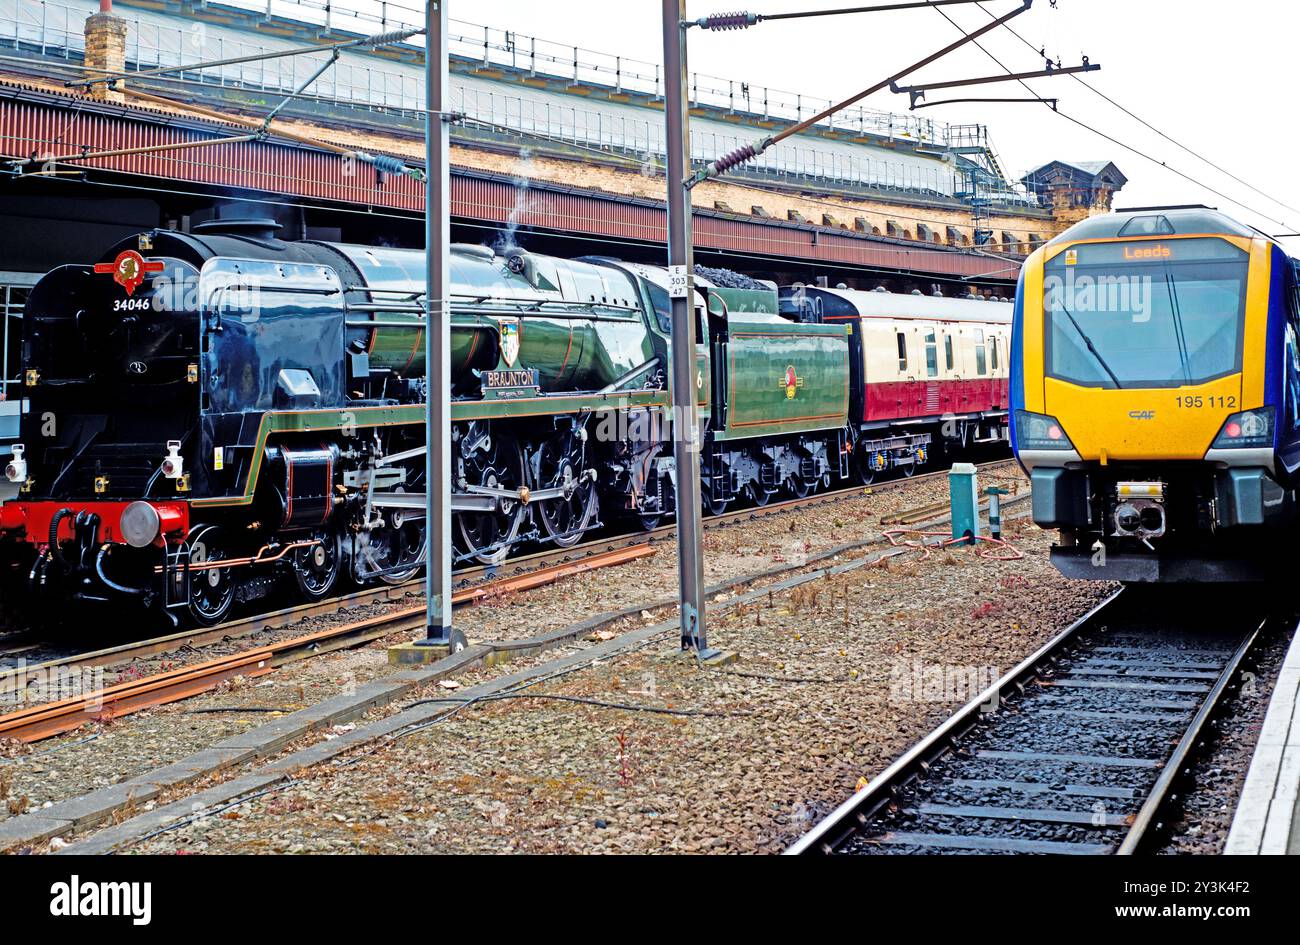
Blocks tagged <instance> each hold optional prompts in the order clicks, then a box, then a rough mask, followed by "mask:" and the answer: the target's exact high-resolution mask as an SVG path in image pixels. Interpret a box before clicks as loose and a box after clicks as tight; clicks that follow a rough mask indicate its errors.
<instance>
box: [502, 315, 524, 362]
mask: <svg viewBox="0 0 1300 945" xmlns="http://www.w3.org/2000/svg"><path fill="white" fill-rule="evenodd" d="M500 326H501V360H503V361H505V363H506V364H507V365H508V366H509V367H514V365H515V361H516V360H517V359H518V357H519V320H518V319H509V320H507V319H502V321H501V322H500Z"/></svg>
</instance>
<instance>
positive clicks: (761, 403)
mask: <svg viewBox="0 0 1300 945" xmlns="http://www.w3.org/2000/svg"><path fill="white" fill-rule="evenodd" d="M723 351H724V356H725V358H726V366H725V370H726V378H727V412H726V422H725V424H724V425H723V428H722V429H721V430H718V431H715V434H714V435H715V438H716V439H718V440H738V439H744V438H746V437H759V436H781V435H785V434H792V433H807V432H810V431H814V430H829V429H837V428H839V427H843V426H844V425H845V424H846V423H847V422H848V412H849V343H848V329H847V328H846V327H845V326H843V325H801V324H798V323H795V322H790V321H787V320H786V319H783V318H781V317H779V316H776V315H772V316H765V315H762V314H752V315H739V316H738V315H737V314H736V313H735V312H734V311H733V312H732V314H731V316H730V317H729V318H728V338H727V341H726V344H725V345H724V346H723Z"/></svg>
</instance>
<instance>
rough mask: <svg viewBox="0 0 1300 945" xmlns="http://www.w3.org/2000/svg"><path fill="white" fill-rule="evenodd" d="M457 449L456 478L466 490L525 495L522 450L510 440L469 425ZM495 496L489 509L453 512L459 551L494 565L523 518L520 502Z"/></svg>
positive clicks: (517, 534)
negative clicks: (493, 503) (467, 488)
mask: <svg viewBox="0 0 1300 945" xmlns="http://www.w3.org/2000/svg"><path fill="white" fill-rule="evenodd" d="M460 450H461V455H460V458H459V460H458V463H459V476H458V478H459V479H461V480H462V483H463V485H465V486H468V487H470V488H469V491H470V492H473V491H474V488H473V487H476V486H477V487H480V488H483V489H491V490H494V491H495V490H505V491H507V492H511V493H514V494H515V495H516V496H517V495H519V493H520V492H521V491H523V492H524V494H525V495H526V494H527V490H526V487H525V483H526V482H527V471H526V469H525V467H524V454H523V450H521V449H520V448H519V444H518V443H517V442H515V441H514V440H513V439H510V438H509V437H505V436H497V435H495V432H489V431H488V430H487V429H486V428H477V429H476V425H471V427H470V430H469V431H468V432H467V433H466V434H465V435H464V436H463V437H461V440H460ZM480 494H482V493H480ZM488 494H489V495H491V494H492V493H488ZM496 498H497V503H496V507H495V508H494V509H493V510H491V511H484V512H457V513H456V533H457V535H458V537H459V538H460V544H461V545H462V548H463V550H464V551H465V552H466V553H468V554H469V555H470V556H471V557H473V558H475V559H477V560H478V561H480V562H482V563H483V564H497V563H499V562H501V561H502V560H504V559H505V557H506V556H507V555H508V554H510V551H511V546H512V545H513V544H514V541H515V539H516V538H517V537H518V536H519V529H520V527H521V526H522V525H523V521H524V513H525V508H524V503H523V502H521V501H520V500H519V499H517V498H505V497H503V496H501V495H499V494H498V495H496Z"/></svg>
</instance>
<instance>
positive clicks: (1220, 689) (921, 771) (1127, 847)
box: [785, 589, 1275, 856]
mask: <svg viewBox="0 0 1300 945" xmlns="http://www.w3.org/2000/svg"><path fill="white" fill-rule="evenodd" d="M1122 597H1124V591H1123V590H1122V589H1121V590H1119V591H1116V592H1115V593H1114V594H1112V595H1111V596H1109V597H1107V598H1106V599H1105V600H1103V601H1101V602H1100V603H1099V604H1097V605H1096V606H1095V607H1093V608H1092V609H1091V610H1089V611H1088V612H1087V613H1086V614H1084V615H1083V616H1082V617H1080V618H1078V619H1077V620H1076V621H1074V622H1073V623H1072V624H1070V626H1069V627H1067V628H1066V629H1065V630H1063V631H1061V632H1060V633H1059V634H1057V635H1056V636H1055V637H1053V638H1052V639H1051V640H1050V641H1048V642H1047V643H1046V644H1044V645H1043V646H1042V647H1040V648H1039V649H1038V650H1037V651H1036V652H1035V653H1033V654H1032V655H1031V656H1029V657H1028V658H1026V659H1025V660H1023V661H1022V662H1021V663H1020V664H1019V665H1018V666H1016V667H1015V668H1014V669H1012V670H1011V671H1010V672H1009V673H1007V674H1006V675H1004V676H1003V677H1002V678H1001V679H999V680H998V681H997V682H995V683H993V684H992V685H991V686H989V687H988V688H987V689H985V690H984V691H983V692H982V693H980V694H979V695H977V696H976V697H975V698H974V699H972V700H971V701H970V702H968V703H967V704H966V705H964V706H963V707H962V708H961V709H959V710H958V711H957V712H956V713H954V714H953V715H952V716H950V717H949V718H948V719H946V720H945V721H944V722H943V723H942V724H941V725H940V726H939V727H938V728H936V729H935V730H934V731H932V732H931V733H930V734H929V735H927V736H925V738H923V739H921V741H919V742H917V743H916V744H915V745H914V746H913V747H912V748H911V749H909V750H908V751H907V752H906V753H905V754H904V755H903V756H902V757H900V758H898V759H897V760H896V761H895V762H894V763H893V764H891V765H890V766H889V767H888V768H886V769H885V770H884V771H883V772H881V773H880V774H879V775H877V776H876V777H875V778H873V779H872V780H871V782H870V783H869V784H867V786H866V787H864V788H862V789H861V790H860V791H858V792H856V793H855V794H854V795H853V796H852V797H850V798H849V799H847V800H846V801H844V802H843V803H842V804H840V806H839V807H837V808H836V809H835V810H834V811H832V812H831V813H830V814H829V815H827V816H826V817H825V818H824V819H823V820H822V821H821V822H820V823H818V824H817V825H816V826H815V827H814V828H813V829H812V830H811V831H809V832H808V833H807V834H805V835H804V836H803V837H801V838H800V839H799V840H798V841H797V842H796V843H794V844H793V845H792V846H790V847H789V848H788V849H787V850H786V851H785V854H786V855H791V856H799V855H817V854H824V855H830V854H833V853H835V852H836V851H837V850H838V849H839V848H840V847H842V846H843V845H844V844H845V843H846V842H847V841H848V840H850V839H851V838H852V837H853V836H854V835H855V834H857V833H858V831H859V830H860V829H861V828H862V827H865V826H867V825H868V824H869V823H870V822H871V820H872V819H873V818H874V817H875V816H876V815H878V814H879V813H881V812H882V811H883V810H884V809H885V808H886V806H887V805H889V804H892V803H894V802H895V801H896V800H897V799H898V798H899V797H900V796H901V795H902V793H903V791H904V789H905V788H907V787H908V786H910V785H911V784H912V783H913V782H915V781H918V780H920V779H922V778H924V777H926V775H928V774H929V772H930V770H931V768H932V767H933V766H934V764H935V763H936V762H937V761H939V760H940V759H942V758H943V757H944V756H946V755H948V754H950V753H951V752H952V751H953V750H954V749H955V748H956V747H957V746H958V745H959V743H960V742H961V740H962V739H963V738H964V736H966V735H967V734H968V733H970V731H971V730H972V729H973V728H974V727H975V726H976V725H978V724H979V722H980V720H981V717H982V714H983V712H984V711H985V708H986V707H987V706H990V705H1000V704H1001V703H1002V702H1003V700H1004V699H1005V698H1006V697H1007V696H1010V695H1016V696H1023V695H1024V694H1025V691H1026V690H1027V688H1028V686H1029V684H1030V683H1031V682H1033V681H1035V680H1037V679H1041V678H1043V677H1044V674H1045V672H1046V670H1047V669H1048V668H1049V667H1051V666H1052V665H1054V664H1055V663H1056V662H1057V661H1058V656H1059V655H1060V654H1061V652H1062V651H1063V650H1064V649H1065V648H1066V647H1068V646H1069V645H1070V644H1071V643H1073V642H1074V641H1076V640H1077V639H1078V637H1079V636H1080V634H1081V633H1082V632H1083V631H1084V630H1085V629H1087V628H1089V627H1091V626H1093V625H1095V624H1097V623H1098V621H1099V620H1101V619H1102V618H1103V617H1106V618H1108V617H1109V615H1110V614H1112V613H1113V612H1114V610H1115V609H1116V608H1117V607H1118V606H1119V602H1120V600H1121V598H1122ZM1274 619H1275V615H1274V614H1272V613H1270V614H1268V615H1266V616H1265V617H1264V618H1263V619H1262V620H1261V621H1260V622H1259V623H1258V624H1257V625H1256V626H1255V627H1254V629H1253V630H1251V631H1250V632H1249V633H1248V634H1247V635H1246V636H1245V638H1244V639H1243V640H1242V641H1241V643H1240V644H1239V645H1238V646H1237V647H1236V648H1235V649H1234V650H1233V652H1232V655H1231V656H1230V657H1229V658H1228V659H1227V660H1226V662H1225V663H1224V666H1223V668H1222V670H1221V671H1220V673H1219V675H1218V677H1217V679H1216V681H1215V684H1214V685H1213V686H1212V687H1211V689H1210V690H1209V691H1208V692H1207V693H1206V694H1205V696H1204V697H1203V698H1202V700H1201V702H1200V704H1199V706H1198V708H1197V710H1196V712H1195V713H1194V715H1193V716H1192V718H1191V720H1190V721H1189V722H1188V723H1187V726H1186V727H1185V729H1184V730H1183V734H1182V736H1181V738H1180V739H1179V741H1178V744H1177V745H1176V746H1175V748H1174V750H1173V753H1172V754H1171V755H1170V757H1169V758H1168V759H1167V760H1166V761H1165V762H1164V763H1163V765H1162V766H1161V771H1160V774H1159V776H1158V777H1157V779H1156V781H1155V783H1154V784H1153V785H1152V786H1151V788H1150V789H1149V790H1148V791H1147V793H1146V796H1145V798H1144V800H1143V803H1142V806H1141V808H1140V809H1139V810H1138V812H1137V813H1136V814H1133V815H1132V816H1131V818H1130V820H1129V826H1128V830H1127V832H1126V833H1125V836H1124V839H1123V840H1122V841H1121V842H1120V844H1119V846H1117V847H1116V848H1115V849H1114V850H1112V851H1110V852H1112V853H1113V854H1114V855H1117V856H1131V855H1133V854H1135V853H1138V852H1140V851H1141V850H1142V849H1143V848H1144V845H1145V844H1146V843H1147V842H1148V841H1149V840H1150V838H1151V836H1152V834H1153V833H1154V828H1156V827H1158V826H1159V825H1160V821H1159V820H1158V819H1157V818H1158V817H1159V815H1160V813H1161V811H1163V810H1165V809H1166V807H1167V805H1168V804H1169V803H1170V801H1171V800H1172V799H1173V798H1174V797H1175V795H1174V794H1173V791H1172V789H1173V787H1174V785H1175V784H1176V783H1177V781H1178V778H1179V777H1180V776H1181V775H1183V774H1185V766H1186V764H1187V762H1188V760H1189V758H1190V756H1191V754H1192V752H1193V751H1194V750H1195V749H1196V747H1197V746H1198V745H1199V744H1201V743H1202V738H1203V735H1204V732H1205V729H1206V726H1207V725H1208V723H1209V722H1210V720H1211V719H1212V718H1213V717H1214V715H1215V713H1216V711H1217V710H1218V709H1219V707H1220V706H1221V704H1222V702H1223V697H1224V696H1225V695H1226V694H1227V693H1228V691H1229V690H1230V689H1231V688H1232V683H1233V679H1234V677H1235V676H1236V675H1237V673H1238V672H1239V671H1240V669H1241V666H1242V663H1243V662H1244V661H1245V659H1246V658H1247V656H1248V654H1249V653H1250V652H1251V650H1252V649H1253V648H1254V646H1255V644H1256V642H1257V640H1258V639H1259V636H1260V634H1261V633H1262V632H1263V630H1264V628H1265V627H1267V626H1268V625H1269V623H1270V622H1271V621H1273V620H1274Z"/></svg>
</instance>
